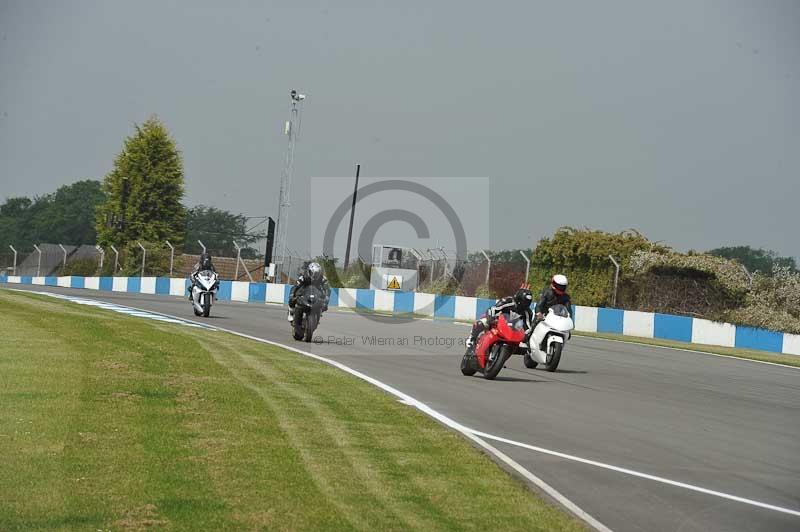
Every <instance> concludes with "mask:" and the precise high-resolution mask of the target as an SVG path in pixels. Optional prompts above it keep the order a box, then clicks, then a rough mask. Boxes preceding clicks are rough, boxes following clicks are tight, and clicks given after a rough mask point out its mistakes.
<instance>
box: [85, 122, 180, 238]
mask: <svg viewBox="0 0 800 532" xmlns="http://www.w3.org/2000/svg"><path fill="white" fill-rule="evenodd" d="M135 128H136V133H135V134H134V135H133V136H131V137H128V138H127V139H125V143H124V145H123V148H122V152H120V154H119V155H118V156H117V157H116V159H115V160H114V169H113V170H112V171H111V172H110V173H109V174H108V175H107V176H106V177H105V181H104V183H103V187H104V190H105V191H106V193H107V195H108V198H107V200H106V201H105V203H103V204H102V205H101V206H100V208H99V209H98V210H97V216H96V219H95V221H96V227H97V240H98V242H99V243H100V244H101V245H103V246H107V245H110V244H114V245H116V246H124V245H126V244H127V243H128V242H135V241H137V240H141V241H151V242H163V241H164V240H170V241H171V242H172V243H173V244H175V245H179V244H181V243H182V242H183V238H184V235H185V228H186V226H185V217H186V212H185V208H184V206H183V205H182V204H181V199H182V198H183V194H184V184H183V162H182V161H181V155H180V153H179V152H178V149H177V146H176V145H175V141H174V140H173V139H172V137H170V135H169V132H168V131H167V129H166V127H164V125H163V124H162V123H161V122H160V121H159V120H158V118H156V117H151V118H149V119H148V120H147V121H145V122H144V123H143V124H142V125H141V126H139V125H137V126H135Z"/></svg>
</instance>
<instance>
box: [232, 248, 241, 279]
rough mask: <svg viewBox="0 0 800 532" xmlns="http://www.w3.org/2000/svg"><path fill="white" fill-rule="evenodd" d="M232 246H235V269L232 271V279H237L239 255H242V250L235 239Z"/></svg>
mask: <svg viewBox="0 0 800 532" xmlns="http://www.w3.org/2000/svg"><path fill="white" fill-rule="evenodd" d="M233 247H235V248H236V269H235V271H234V273H233V280H234V281H238V280H239V259H241V257H242V250H241V248H240V247H239V244H237V243H236V240H234V241H233Z"/></svg>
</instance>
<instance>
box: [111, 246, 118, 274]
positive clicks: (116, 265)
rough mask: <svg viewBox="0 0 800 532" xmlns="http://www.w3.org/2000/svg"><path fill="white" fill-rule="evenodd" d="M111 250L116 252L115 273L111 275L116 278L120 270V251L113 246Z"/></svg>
mask: <svg viewBox="0 0 800 532" xmlns="http://www.w3.org/2000/svg"><path fill="white" fill-rule="evenodd" d="M111 250H112V251H113V252H114V271H113V272H111V275H112V276H114V275H116V274H117V271H118V270H119V251H117V248H115V247H114V246H113V245H112V246H111Z"/></svg>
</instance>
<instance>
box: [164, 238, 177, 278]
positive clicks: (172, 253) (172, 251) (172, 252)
mask: <svg viewBox="0 0 800 532" xmlns="http://www.w3.org/2000/svg"><path fill="white" fill-rule="evenodd" d="M164 242H166V243H167V245H168V246H169V276H170V277H172V265H173V264H174V263H175V248H174V247H172V244H170V243H169V240H165V241H164Z"/></svg>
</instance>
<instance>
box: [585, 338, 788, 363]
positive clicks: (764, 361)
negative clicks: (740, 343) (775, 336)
mask: <svg viewBox="0 0 800 532" xmlns="http://www.w3.org/2000/svg"><path fill="white" fill-rule="evenodd" d="M600 334H602V333H600ZM574 336H577V337H579V338H585V339H586V340H604V341H606V342H618V343H621V344H632V345H641V346H644V347H656V348H658V349H674V350H675V351H685V352H687V353H697V354H700V355H709V356H712V357H720V358H728V359H734V360H743V361H745V362H755V363H757V364H767V365H769V366H780V367H782V368H791V369H800V367H798V366H790V365H789V364H781V363H780V362H768V361H766V360H756V359H754V358H745V357H740V356H736V355H723V354H721V353H709V352H708V351H698V350H697V349H687V348H686V347H672V346H669V345H656V344H648V343H645V342H637V341H636V340H622V339H616V338H602V337H600V336H584V335H582V334H581V333H580V331H578V332H576V333H575V335H574ZM653 339H654V340H658V338H653ZM709 347H725V346H724V345H720V346H713V345H710V344H709ZM728 349H742V348H741V347H729V348H728ZM764 354H765V355H775V356H786V357H791V356H797V355H792V354H790V353H773V352H772V351H764Z"/></svg>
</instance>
